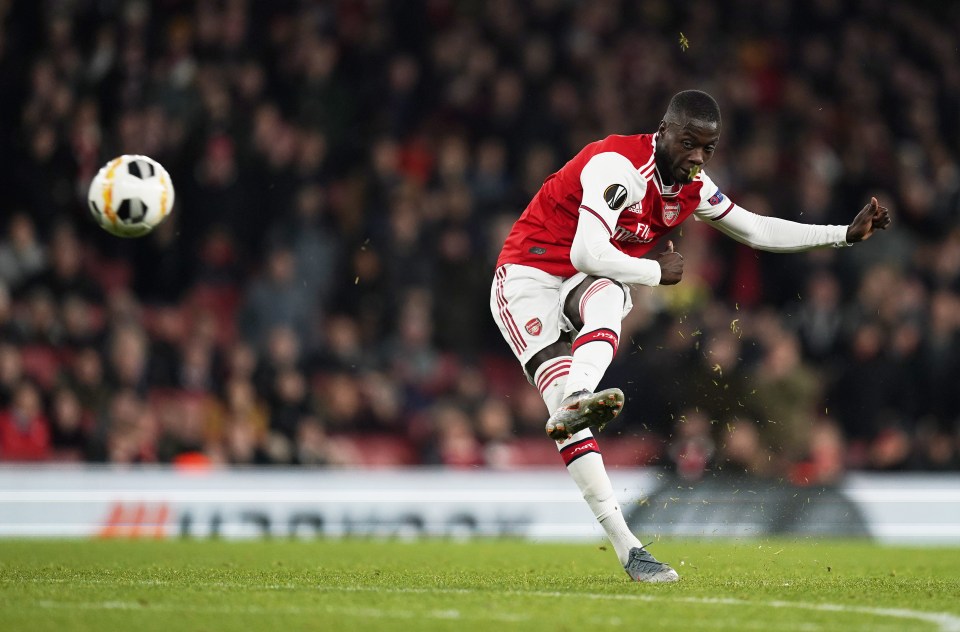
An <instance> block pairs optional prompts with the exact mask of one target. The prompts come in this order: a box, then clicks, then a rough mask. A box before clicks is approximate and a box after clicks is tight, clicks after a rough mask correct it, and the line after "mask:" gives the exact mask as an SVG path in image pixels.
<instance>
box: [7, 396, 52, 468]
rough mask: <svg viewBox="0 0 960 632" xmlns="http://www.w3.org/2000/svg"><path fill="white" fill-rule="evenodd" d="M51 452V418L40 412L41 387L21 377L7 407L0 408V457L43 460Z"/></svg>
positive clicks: (17, 459)
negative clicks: (49, 419)
mask: <svg viewBox="0 0 960 632" xmlns="http://www.w3.org/2000/svg"><path fill="white" fill-rule="evenodd" d="M51 456H52V452H51V442H50V422H49V421H48V420H47V417H46V415H45V414H44V412H43V402H42V401H41V399H40V389H39V388H38V387H37V385H36V384H34V383H33V382H30V381H29V380H22V381H21V382H20V383H19V384H18V385H17V387H16V388H15V389H14V391H13V400H12V402H11V403H10V405H9V407H6V408H4V409H2V410H0V460H2V461H45V460H47V459H49V458H50V457H51Z"/></svg>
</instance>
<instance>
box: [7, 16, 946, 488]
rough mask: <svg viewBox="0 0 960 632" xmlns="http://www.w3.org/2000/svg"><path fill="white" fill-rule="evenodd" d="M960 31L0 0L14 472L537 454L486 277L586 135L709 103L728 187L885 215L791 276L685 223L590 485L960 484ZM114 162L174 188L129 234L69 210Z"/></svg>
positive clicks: (716, 19)
mask: <svg viewBox="0 0 960 632" xmlns="http://www.w3.org/2000/svg"><path fill="white" fill-rule="evenodd" d="M957 33H960V5H953V4H949V3H948V4H947V5H943V6H941V4H940V3H933V2H916V1H907V0H902V1H882V0H860V1H844V0H812V1H810V2H800V1H796V2H765V1H763V0H731V1H730V2H723V3H718V2H710V1H708V0H694V1H692V2H686V3H676V2H670V1H669V0H635V1H627V0H596V1H591V2H578V1H574V0H532V1H529V2H525V1H521V0H491V1H488V2H467V1H457V0H404V1H403V2H385V1H383V0H330V1H327V2H307V1H305V0H274V1H271V2H253V1H252V0H215V1H214V0H199V1H196V2H194V1H186V0H157V1H154V2H146V1H145V0H129V1H128V0H96V1H94V0H38V1H37V2H14V1H12V0H0V147H2V148H3V151H0V218H2V219H0V461H5V462H6V461H37V460H39V461H44V460H74V461H78V460H80V461H93V462H112V463H152V462H162V463H168V462H172V463H177V464H182V465H184V466H189V465H200V466H204V465H208V464H214V465H218V464H303V465H317V466H324V465H327V466H346V465H366V466H372V465H388V464H434V465H445V466H450V467H473V466H476V467H512V466H523V465H531V464H556V465H558V464H559V463H560V461H559V459H558V457H557V456H556V454H555V448H554V447H553V445H552V443H551V442H550V441H549V440H548V439H547V438H546V437H544V436H543V425H544V421H545V410H544V407H543V404H542V401H540V399H539V395H538V393H537V391H536V390H535V389H534V388H532V387H530V386H529V385H528V384H527V383H526V381H525V380H524V378H523V376H522V374H521V371H520V368H519V366H518V364H517V363H516V361H515V360H514V359H513V357H512V356H511V355H510V354H509V349H508V347H507V345H506V344H505V343H504V342H503V340H502V339H501V338H500V335H499V333H498V332H497V330H496V329H495V327H494V325H493V322H492V319H491V317H490V315H489V307H488V297H489V284H490V281H491V278H492V274H493V264H494V262H495V260H496V255H497V253H498V252H499V248H500V246H501V244H502V242H503V238H504V236H505V234H506V231H507V230H509V227H510V226H511V225H512V223H513V221H514V220H515V219H516V218H517V217H518V216H519V214H520V213H521V211H522V210H523V208H524V206H525V205H526V202H527V201H528V200H529V198H530V197H531V196H532V194H533V193H534V192H535V191H536V190H537V188H538V187H539V185H540V183H541V182H542V181H543V179H544V178H545V177H546V176H547V175H549V174H550V173H551V172H553V171H554V170H556V169H557V168H558V167H559V166H561V165H562V164H563V162H564V161H565V160H567V159H568V158H569V157H570V156H572V155H573V153H575V152H576V151H577V150H579V148H580V147H582V146H583V145H584V144H586V143H587V142H590V141H592V140H595V139H599V138H602V137H604V136H606V135H608V134H612V133H621V134H630V133H644V132H652V131H654V129H655V128H656V125H657V123H658V122H659V120H660V118H661V116H662V114H663V110H664V108H665V106H666V103H667V101H668V100H669V98H670V96H671V95H672V94H673V93H675V92H677V91H679V90H681V89H686V88H692V87H696V88H700V89H704V90H706V91H708V92H710V93H711V94H713V95H714V96H715V97H716V98H717V100H718V102H719V103H720V105H721V109H722V114H723V135H722V138H721V143H720V147H719V150H718V152H717V156H716V157H715V158H714V160H713V162H712V163H711V165H710V168H709V169H708V171H709V172H710V174H711V176H712V177H713V179H714V180H715V181H716V182H717V183H718V184H719V185H720V186H721V188H722V190H723V191H724V192H725V194H727V195H728V196H729V197H731V199H733V200H735V201H737V202H738V203H739V204H741V205H742V206H744V207H746V208H748V209H750V210H753V211H755V212H758V213H762V214H769V215H776V216H779V217H784V218H787V219H792V220H797V221H802V222H811V223H833V224H847V223H848V222H849V221H850V220H851V219H852V218H853V216H854V215H855V214H856V213H857V212H858V211H859V210H860V208H862V206H863V205H864V204H865V203H866V202H867V201H868V200H869V197H870V196H871V195H875V196H876V197H877V198H879V200H880V201H881V203H882V204H884V205H886V206H888V207H889V208H890V209H891V212H892V214H893V217H894V222H895V225H894V227H893V228H892V230H889V231H887V232H886V233H884V234H880V235H877V236H876V237H875V238H874V239H872V240H870V241H869V242H867V243H865V244H861V245H859V246H857V247H855V248H851V249H840V250H832V249H830V250H818V251H815V252H811V253H805V254H794V255H774V254H767V253H759V252H755V251H752V250H750V249H747V248H745V247H742V246H739V245H738V244H736V243H735V242H733V241H731V240H730V239H728V238H726V237H724V236H722V235H721V234H720V233H718V232H716V231H713V230H712V229H710V228H709V227H706V226H704V225H703V224H700V223H697V222H693V221H690V222H688V223H687V224H685V225H684V226H682V227H681V228H680V229H679V230H678V231H677V233H676V234H675V235H674V241H675V243H676V244H677V249H678V250H679V251H680V252H682V253H683V254H684V256H685V261H686V271H685V275H684V279H683V282H682V283H681V284H680V285H678V286H676V287H672V288H652V289H651V288H635V290H634V303H635V305H636V307H635V308H634V311H633V313H632V314H631V315H630V316H629V317H628V319H627V321H626V322H625V324H624V333H623V336H622V340H623V341H624V344H622V345H621V349H620V352H619V355H618V357H617V358H616V359H615V363H614V365H613V366H612V367H611V370H610V371H609V372H608V375H607V379H606V380H605V383H604V384H605V385H617V386H620V387H622V388H624V390H625V392H626V395H627V398H628V399H627V407H626V413H625V416H624V417H623V418H622V421H621V422H618V423H619V425H618V427H617V428H615V429H614V428H611V429H609V430H607V431H605V432H604V433H603V434H602V435H601V436H600V443H601V446H602V449H604V451H605V454H606V458H607V460H608V463H612V464H613V465H615V466H621V465H622V466H630V465H647V464H657V465H661V466H665V467H670V468H675V469H676V471H677V472H678V473H679V474H680V475H681V476H683V477H685V478H687V479H689V480H696V479H698V478H701V477H704V476H710V475H716V474H717V473H718V472H724V471H726V472H733V473H741V472H749V473H752V474H756V475H760V476H770V477H789V478H790V479H791V480H794V481H795V482H798V483H801V484H803V483H811V484H813V483H824V482H831V481H834V480H837V478H838V477H839V476H841V475H842V473H843V472H844V471H846V470H848V469H882V470H900V469H922V470H949V469H953V470H957V469H960V388H958V387H960V163H958V159H960V156H958V149H957V147H958V142H957V141H958V140H960V54H958V52H957V50H958V49H957V38H956V34H957ZM123 153H140V154H146V155H149V156H151V157H153V158H155V159H157V160H159V161H160V162H161V163H162V164H164V165H165V166H166V167H167V169H168V170H169V171H170V173H171V175H172V177H173V181H174V184H175V187H176V196H177V197H176V206H175V211H174V213H173V214H172V216H171V217H170V218H169V220H168V221H166V222H165V223H164V224H162V225H161V226H160V227H159V228H158V229H157V230H156V231H155V232H154V233H153V234H151V235H150V236H148V237H146V238H142V239H138V240H122V239H117V238H114V237H111V236H110V235H107V234H106V233H104V232H103V231H101V230H100V229H98V228H96V227H95V225H94V224H93V223H92V221H91V220H90V218H89V217H88V213H87V211H86V210H85V196H86V189H87V186H88V185H89V182H90V180H91V178H92V177H93V175H94V174H95V173H96V171H97V169H98V168H99V167H100V166H101V165H102V164H103V163H104V162H106V160H108V159H109V158H112V157H114V156H116V155H119V154H123ZM628 341H629V342H628Z"/></svg>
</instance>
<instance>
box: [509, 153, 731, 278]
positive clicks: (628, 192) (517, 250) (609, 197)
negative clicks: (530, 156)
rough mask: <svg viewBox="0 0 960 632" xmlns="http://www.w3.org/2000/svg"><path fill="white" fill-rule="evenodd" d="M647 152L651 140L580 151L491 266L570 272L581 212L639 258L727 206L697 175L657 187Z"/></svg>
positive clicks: (550, 181)
mask: <svg viewBox="0 0 960 632" xmlns="http://www.w3.org/2000/svg"><path fill="white" fill-rule="evenodd" d="M655 147H656V135H655V134H638V135H634V136H608V137H607V138H605V139H603V140H600V141H597V142H595V143H591V144H589V145H587V146H586V147H584V148H583V149H582V150H581V151H580V153H578V154H577V155H576V156H574V157H573V158H572V159H571V160H570V161H569V162H568V163H567V164H566V165H564V166H563V167H562V168H561V169H560V170H559V171H557V172H556V173H554V174H553V175H551V176H550V177H549V178H547V180H546V181H545V182H544V183H543V186H542V187H541V188H540V190H539V191H538V192H537V194H536V195H535V196H534V198H533V200H532V201H531V202H530V204H529V205H528V206H527V208H526V210H525V211H524V212H523V215H521V216H520V219H518V220H517V222H516V223H515V224H514V226H513V229H512V230H511V231H510V234H509V236H508V237H507V240H506V243H505V244H504V247H503V250H502V251H501V252H500V257H499V259H498V260H497V267H499V266H502V265H504V264H507V263H516V264H521V265H525V266H531V267H534V268H538V269H540V270H543V271H544V272H547V273H549V274H553V275H556V276H560V277H569V276H572V275H574V274H576V272H577V269H576V268H575V267H574V265H573V263H572V262H571V260H570V248H571V245H572V244H573V238H574V235H575V234H576V231H577V223H578V221H579V216H580V213H581V212H583V213H592V214H593V215H594V216H595V217H597V218H598V219H599V220H600V222H601V223H602V224H603V226H604V227H605V228H606V230H607V233H609V235H610V243H611V244H612V245H613V246H614V247H615V248H617V249H618V250H620V251H621V252H623V253H624V254H627V255H629V256H631V257H641V256H643V255H644V254H646V253H647V252H648V251H649V250H650V249H651V248H652V247H653V245H654V243H655V242H656V241H657V240H658V239H660V238H661V237H663V236H664V235H666V234H667V233H669V232H670V231H672V230H673V229H674V228H675V227H676V226H678V225H679V224H681V223H682V222H683V221H684V220H686V219H687V218H688V217H689V216H690V215H691V214H692V213H694V212H696V213H697V214H698V216H700V217H702V218H704V219H714V220H717V219H720V218H721V217H723V216H724V215H725V214H726V213H728V212H729V211H730V210H731V209H732V208H733V206H734V204H733V202H731V201H730V200H728V199H726V198H725V197H724V195H723V194H722V193H721V192H720V191H719V189H718V188H717V186H716V185H715V184H714V183H713V181H712V180H711V179H710V178H709V177H708V176H707V175H706V174H705V173H703V172H702V171H701V172H700V173H699V174H698V175H697V176H696V178H694V180H693V182H690V183H687V184H675V185H672V186H664V184H663V183H662V182H661V180H660V175H659V174H658V173H657V169H656V164H655V162H654V149H655Z"/></svg>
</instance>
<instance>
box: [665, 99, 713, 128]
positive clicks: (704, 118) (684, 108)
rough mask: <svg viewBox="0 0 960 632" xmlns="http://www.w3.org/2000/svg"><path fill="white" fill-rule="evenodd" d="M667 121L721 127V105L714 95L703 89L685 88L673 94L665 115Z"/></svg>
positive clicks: (678, 123)
mask: <svg viewBox="0 0 960 632" xmlns="http://www.w3.org/2000/svg"><path fill="white" fill-rule="evenodd" d="M663 120H664V122H665V123H670V124H673V125H679V126H680V127H683V126H684V125H687V124H688V123H695V124H698V126H700V127H716V128H717V129H719V128H720V106H719V105H717V102H716V101H715V100H714V99H713V97H712V96H710V95H709V94H707V93H706V92H703V91H701V90H684V91H683V92H678V93H677V94H675V95H673V98H672V99H670V105H668V106H667V112H666V114H664V115H663Z"/></svg>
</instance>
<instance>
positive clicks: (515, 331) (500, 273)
mask: <svg viewBox="0 0 960 632" xmlns="http://www.w3.org/2000/svg"><path fill="white" fill-rule="evenodd" d="M506 275H507V272H506V270H504V269H503V268H502V267H501V268H498V269H497V305H498V306H499V308H500V319H501V320H502V321H503V324H504V326H505V327H506V329H507V333H508V334H509V335H510V341H511V342H512V343H513V347H514V350H515V351H516V353H517V355H520V353H521V352H523V350H524V349H526V348H527V343H526V342H524V340H523V336H522V335H521V334H520V328H519V327H517V323H515V322H514V321H513V316H512V315H511V314H510V310H509V309H508V308H507V298H506V296H504V294H503V279H504V278H505V277H506Z"/></svg>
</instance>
